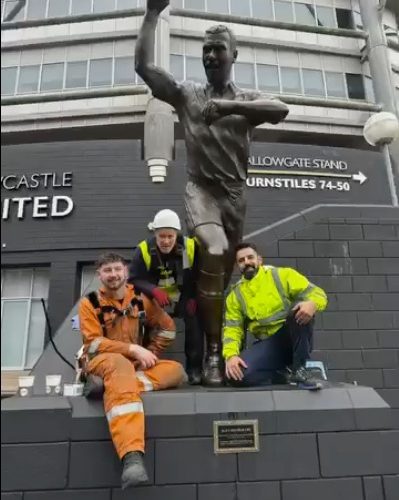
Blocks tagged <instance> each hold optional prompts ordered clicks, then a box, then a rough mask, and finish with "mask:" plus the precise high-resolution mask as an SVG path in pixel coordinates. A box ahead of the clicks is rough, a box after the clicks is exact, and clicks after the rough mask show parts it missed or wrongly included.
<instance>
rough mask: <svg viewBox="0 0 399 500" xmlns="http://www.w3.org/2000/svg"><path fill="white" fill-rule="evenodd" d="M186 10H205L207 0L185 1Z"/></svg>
mask: <svg viewBox="0 0 399 500" xmlns="http://www.w3.org/2000/svg"><path fill="white" fill-rule="evenodd" d="M184 8H185V9H191V10H205V0H184Z"/></svg>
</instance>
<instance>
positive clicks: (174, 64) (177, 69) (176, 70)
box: [170, 54, 184, 82]
mask: <svg viewBox="0 0 399 500" xmlns="http://www.w3.org/2000/svg"><path fill="white" fill-rule="evenodd" d="M170 72H171V73H172V75H173V76H174V77H175V79H176V80H177V81H179V82H181V81H182V80H184V58H183V56H178V55H176V54H171V56H170Z"/></svg>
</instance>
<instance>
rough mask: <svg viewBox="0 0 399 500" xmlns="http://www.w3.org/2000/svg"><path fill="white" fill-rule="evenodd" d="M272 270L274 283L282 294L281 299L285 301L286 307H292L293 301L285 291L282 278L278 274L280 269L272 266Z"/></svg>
mask: <svg viewBox="0 0 399 500" xmlns="http://www.w3.org/2000/svg"><path fill="white" fill-rule="evenodd" d="M271 271H272V276H273V280H274V283H275V285H276V288H277V290H278V293H279V295H280V299H281V300H282V301H283V304H284V307H285V308H286V309H288V308H290V307H291V302H290V300H289V298H288V297H287V295H286V293H285V290H284V287H283V284H282V283H281V279H280V276H279V274H278V270H277V269H276V268H275V267H272V269H271Z"/></svg>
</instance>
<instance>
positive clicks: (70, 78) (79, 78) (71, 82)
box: [65, 61, 87, 89]
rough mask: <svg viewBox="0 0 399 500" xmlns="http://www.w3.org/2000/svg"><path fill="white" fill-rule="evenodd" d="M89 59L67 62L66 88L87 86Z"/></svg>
mask: <svg viewBox="0 0 399 500" xmlns="http://www.w3.org/2000/svg"><path fill="white" fill-rule="evenodd" d="M86 79H87V61H76V62H67V67H66V78H65V88H67V89H74V88H80V87H86Z"/></svg>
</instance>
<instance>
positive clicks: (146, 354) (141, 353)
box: [129, 344, 158, 370]
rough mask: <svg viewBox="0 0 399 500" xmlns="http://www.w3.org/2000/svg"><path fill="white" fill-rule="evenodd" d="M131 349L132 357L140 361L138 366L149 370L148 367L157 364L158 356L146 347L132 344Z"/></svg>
mask: <svg viewBox="0 0 399 500" xmlns="http://www.w3.org/2000/svg"><path fill="white" fill-rule="evenodd" d="M129 349H130V353H131V355H132V357H133V358H134V359H136V360H137V361H138V362H139V366H138V368H141V369H142V370H148V368H152V367H153V366H155V365H156V363H157V361H158V358H157V357H156V356H155V354H153V353H152V352H151V351H149V350H148V349H146V348H145V347H141V346H140V345H137V344H131V345H130V348H129Z"/></svg>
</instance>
